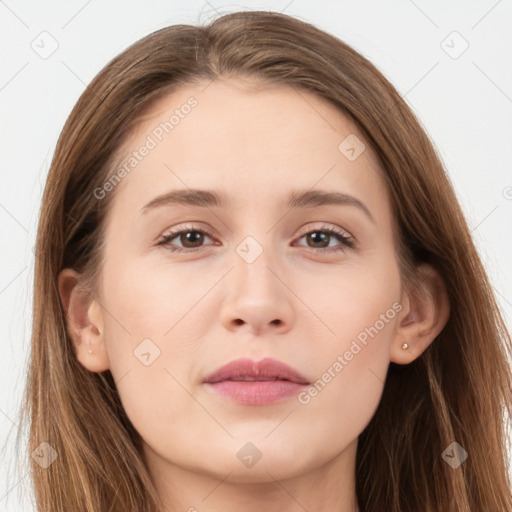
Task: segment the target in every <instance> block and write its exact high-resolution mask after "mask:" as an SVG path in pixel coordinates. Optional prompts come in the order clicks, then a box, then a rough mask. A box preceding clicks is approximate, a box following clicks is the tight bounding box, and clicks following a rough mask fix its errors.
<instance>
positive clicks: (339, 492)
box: [144, 440, 359, 512]
mask: <svg viewBox="0 0 512 512" xmlns="http://www.w3.org/2000/svg"><path fill="white" fill-rule="evenodd" d="M356 449H357V440H356V441H354V443H352V444H351V445H349V446H348V447H347V448H346V449H345V450H344V451H343V452H341V453H339V454H338V455H337V456H336V457H334V458H333V459H332V460H330V461H328V462H327V463H325V464H324V465H322V466H320V467H315V468H308V470H307V471H302V472H300V471H299V470H296V469H294V468H293V466H294V465H293V463H292V464H290V468H289V469H281V470H279V469H280V468H278V467H270V468H268V467H267V468H263V467H260V468H259V471H258V470H257V469H256V468H257V466H254V467H253V468H252V469H251V474H250V480H249V481H248V476H247V474H244V475H243V476H241V474H239V473H237V470H238V467H237V466H235V467H234V468H233V470H232V471H229V470H228V471H225V474H220V473H219V474H216V473H211V472H205V471H201V470H192V469H188V468H187V469H185V468H183V467H181V466H177V465H175V464H173V463H171V462H169V461H168V460H166V459H164V458H162V457H160V456H159V455H158V454H157V453H156V452H154V451H153V450H152V449H151V448H149V447H148V446H147V445H144V455H145V459H146V464H147V466H148V468H149V471H150V474H151V477H152V479H153V481H154V483H155V486H156V489H157V491H158V493H159V496H160V498H161V499H162V503H163V504H164V509H163V511H162V512H178V511H179V512H235V511H236V512H238V511H239V510H244V512H260V511H261V510H265V511H266V512H304V510H315V512H334V511H335V512H358V511H359V509H358V506H357V499H356V489H355V456H356ZM253 471H254V472H253ZM256 471H258V472H256Z"/></svg>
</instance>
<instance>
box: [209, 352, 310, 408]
mask: <svg viewBox="0 0 512 512" xmlns="http://www.w3.org/2000/svg"><path fill="white" fill-rule="evenodd" d="M203 383H204V384H205V385H206V386H207V387H208V388H210V389H211V390H213V391H214V392H216V393H217V394H220V395H221V396H223V397H225V398H228V399H230V400H232V401H234V402H236V403H239V404H246V405H264V404H269V403H272V402H276V401H281V400H284V399H286V398H289V397H291V396H293V395H295V394H297V393H298V392H299V391H300V390H301V389H303V388H304V387H305V386H307V385H309V384H310V383H309V381H308V380H307V379H306V377H304V376H303V375H301V374H300V373H299V372H298V371H297V370H295V369H294V368H292V367H291V366H288V365H287V364H285V363H283V362H282V361H278V360H277V359H272V358H265V359H262V360H260V361H257V362H256V361H253V360H251V359H248V358H242V359H236V360H234V361H231V362H230V363H228V364H226V365H224V366H222V367H221V368H219V369H218V370H216V371H215V372H214V373H212V374H210V375H209V376H208V377H206V379H205V380H204V381H203Z"/></svg>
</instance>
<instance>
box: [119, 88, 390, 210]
mask: <svg viewBox="0 0 512 512" xmlns="http://www.w3.org/2000/svg"><path fill="white" fill-rule="evenodd" d="M347 149H348V150H349V152H348V153H347ZM363 149H364V150H363ZM361 151H362V152H361ZM360 152H361V153H360ZM354 153H355V156H356V158H355V159H354ZM358 153H360V154H359V155H358ZM121 167H124V169H125V171H127V172H125V173H124V175H125V177H124V178H123V179H122V180H121V182H120V183H119V184H118V185H116V187H117V190H116V195H117V196H119V198H117V197H116V200H115V203H116V208H121V207H123V208H124V209H125V210H126V208H131V210H134V207H136V208H135V209H136V210H137V211H139V210H140V209H141V208H142V207H143V206H144V205H145V204H146V203H147V202H148V201H150V200H151V199H153V198H154V197H155V196H157V195H160V194H162V193H164V192H168V191H169V190H172V189H177V188H180V189H183V188H204V189H217V190H224V191H225V194H223V195H225V196H226V197H228V198H229V199H230V206H232V207H237V208H240V209H241V208H244V207H250V206H251V205H253V204H254V205H255V204H260V205H261V203H262V202H265V203H266V204H267V203H268V202H269V201H271V199H272V198H274V197H275V199H276V201H277V200H279V201H281V202H282V197H283V196H288V195H289V192H290V191H291V190H292V189H293V190H296V189H313V188H315V187H317V188H321V189H336V190H339V191H343V192H345V193H348V194H351V195H354V196H357V197H360V198H362V197H364V198H365V201H366V202H371V203H372V204H373V205H374V207H376V208H379V207H380V208H383V209H386V208H387V207H388V205H387V200H386V191H385V187H384V183H383V181H382V177H381V176H380V173H381V171H380V169H379V164H378V161H377V159H376V157H375V155H374V153H373V151H372V150H371V148H370V147H369V145H368V144H367V142H366V141H365V140H364V138H363V136H362V135H361V134H360V132H359V130H358V128H357V126H356V125H355V124H354V123H353V122H352V121H351V120H350V119H349V118H348V117H347V116H345V115H344V114H343V113H342V112H341V111H340V110H339V109H337V108H336V107H334V106H333V105H332V104H331V103H329V102H328V101H327V100H324V99H323V98H320V97H318V96H316V95H314V94H312V93H310V92H307V91H305V90H302V89H299V88H296V87H291V86H288V85H281V84H277V85H276V84H267V83H262V82H259V81H257V80H252V79H248V78H243V79H242V78H230V79H219V80H214V81H213V82H206V81H205V82H201V83H198V84H194V85H189V86H183V87H182V88H180V89H178V90H177V91H175V92H173V93H171V94H169V95H168V96H166V97H164V98H163V99H161V100H160V101H159V102H158V103H157V104H155V105H154V106H153V107H152V108H151V110H150V111H149V112H148V113H147V114H146V115H145V116H144V118H143V119H142V120H141V121H140V123H139V124H138V126H137V128H136V130H134V132H133V133H132V134H131V136H130V137H129V139H128V140H127V141H126V142H125V144H124V145H123V148H122V151H121V153H120V157H119V158H118V160H117V166H116V167H115V168H114V169H113V172H114V173H115V172H116V169H119V168H121ZM125 213H126V212H125ZM388 213H389V212H388ZM381 214H382V212H381Z"/></svg>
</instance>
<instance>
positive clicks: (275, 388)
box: [207, 380, 306, 405]
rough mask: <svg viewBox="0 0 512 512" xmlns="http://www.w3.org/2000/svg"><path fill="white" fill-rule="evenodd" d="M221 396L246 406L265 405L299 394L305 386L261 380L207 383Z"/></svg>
mask: <svg viewBox="0 0 512 512" xmlns="http://www.w3.org/2000/svg"><path fill="white" fill-rule="evenodd" d="M207 385H208V386H209V387H211V388H212V389H213V390H214V391H215V392H217V393H219V395H222V396H225V397H227V398H230V399H231V400H233V401H234V402H237V403H239V404H246V405H265V404H270V403H272V402H277V401H279V400H283V399H285V398H288V397H290V396H293V395H296V394H298V393H299V392H300V391H301V390H302V389H303V388H305V387H306V385H305V384H299V383H298V382H291V381H289V380H260V381H234V380H223V381H221V382H215V383H207Z"/></svg>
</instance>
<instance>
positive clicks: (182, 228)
mask: <svg viewBox="0 0 512 512" xmlns="http://www.w3.org/2000/svg"><path fill="white" fill-rule="evenodd" d="M310 224H314V222H310V223H308V224H306V227H303V228H302V229H304V230H305V231H304V232H303V233H302V234H301V235H300V236H296V237H295V238H294V241H296V240H300V239H301V238H303V237H304V236H306V235H308V234H310V233H314V232H324V233H327V234H328V235H330V236H334V237H337V238H338V239H339V240H340V244H339V245H340V246H341V247H334V248H333V247H331V248H329V247H322V248H315V247H309V249H310V250H311V251H312V252H313V253H322V252H324V253H336V252H338V251H340V252H345V251H346V250H347V249H355V248H357V241H356V239H355V238H354V237H353V236H352V235H350V234H349V233H348V232H347V231H345V230H344V229H342V228H339V227H338V226H335V225H328V224H325V223H323V224H322V225H321V226H320V227H313V226H311V227H310V228H309V229H307V226H308V225H310ZM190 231H195V232H199V233H203V234H205V235H206V236H208V237H210V238H211V239H212V240H215V237H214V235H213V233H212V231H211V230H210V229H209V228H205V227H202V226H200V225H199V224H193V223H190V224H184V225H178V226H177V227H175V228H173V229H171V230H170V231H169V232H168V233H167V234H163V235H162V236H161V237H160V238H159V241H158V242H157V244H156V245H157V246H164V247H166V246H167V244H168V243H169V242H170V240H173V239H174V238H176V237H178V236H179V235H180V234H182V233H184V232H190ZM205 247H207V246H205V245H203V246H199V247H193V248H187V247H185V248H179V247H173V248H171V247H167V249H168V250H171V251H173V252H184V253H191V252H194V251H197V250H200V249H203V248H205ZM299 247H306V248H308V247H307V246H303V245H300V246H299Z"/></svg>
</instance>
